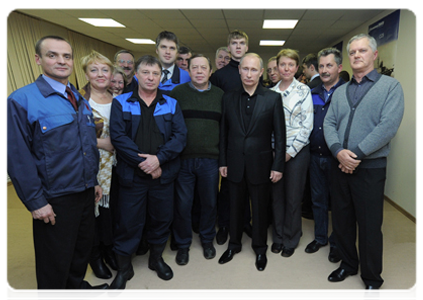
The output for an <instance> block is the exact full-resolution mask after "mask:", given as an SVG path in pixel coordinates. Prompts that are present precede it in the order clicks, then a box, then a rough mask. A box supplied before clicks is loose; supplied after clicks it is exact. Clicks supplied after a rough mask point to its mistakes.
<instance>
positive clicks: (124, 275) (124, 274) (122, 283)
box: [110, 254, 135, 290]
mask: <svg viewBox="0 0 423 300" xmlns="http://www.w3.org/2000/svg"><path fill="white" fill-rule="evenodd" d="M116 261H117V265H118V271H117V274H116V277H115V279H113V282H112V284H111V285H110V289H111V290H120V289H125V287H126V282H127V281H128V280H131V279H132V277H134V274H135V273H134V268H133V267H132V263H131V256H122V255H119V254H116Z"/></svg>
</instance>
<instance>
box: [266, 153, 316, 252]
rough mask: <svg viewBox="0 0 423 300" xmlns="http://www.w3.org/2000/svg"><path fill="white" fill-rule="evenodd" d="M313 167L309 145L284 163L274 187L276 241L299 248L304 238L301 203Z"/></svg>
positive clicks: (274, 238)
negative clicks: (309, 172) (308, 170)
mask: <svg viewBox="0 0 423 300" xmlns="http://www.w3.org/2000/svg"><path fill="white" fill-rule="evenodd" d="M309 165H310V146H309V145H307V146H305V147H304V148H303V149H302V150H301V151H300V152H299V153H298V154H297V155H296V156H295V157H294V158H291V159H290V160H289V161H288V162H286V163H285V170H284V173H283V177H282V179H281V180H280V181H278V182H277V183H275V184H273V185H272V209H273V242H274V243H277V244H283V245H284V246H285V247H287V248H293V249H295V248H297V246H298V244H299V242H300V239H301V235H302V218H301V201H302V200H303V194H304V187H305V183H306V179H307V169H308V167H309Z"/></svg>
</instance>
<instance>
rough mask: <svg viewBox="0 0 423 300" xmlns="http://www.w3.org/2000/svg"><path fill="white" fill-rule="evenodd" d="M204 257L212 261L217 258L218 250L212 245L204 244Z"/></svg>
mask: <svg viewBox="0 0 423 300" xmlns="http://www.w3.org/2000/svg"><path fill="white" fill-rule="evenodd" d="M203 255H204V258H205V259H212V258H215V257H216V249H215V248H214V246H213V244H212V243H207V244H203Z"/></svg>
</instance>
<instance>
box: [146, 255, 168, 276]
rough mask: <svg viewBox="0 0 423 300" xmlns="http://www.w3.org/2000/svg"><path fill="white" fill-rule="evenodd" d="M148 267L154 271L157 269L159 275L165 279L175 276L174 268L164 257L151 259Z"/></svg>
mask: <svg viewBox="0 0 423 300" xmlns="http://www.w3.org/2000/svg"><path fill="white" fill-rule="evenodd" d="M148 268H149V269H150V270H152V271H156V273H157V276H159V278H161V279H163V280H170V279H172V278H173V271H172V269H171V268H170V267H169V265H168V264H166V263H165V262H164V260H163V258H162V257H160V258H159V259H158V260H157V261H154V262H151V261H149V262H148Z"/></svg>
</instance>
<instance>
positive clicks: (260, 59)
mask: <svg viewBox="0 0 423 300" xmlns="http://www.w3.org/2000/svg"><path fill="white" fill-rule="evenodd" d="M247 56H253V57H257V58H258V59H259V61H260V69H263V68H264V67H263V59H262V58H261V57H260V55H258V54H257V53H252V52H250V53H247V54H244V56H243V57H242V58H241V60H240V61H239V65H241V64H242V61H243V60H244V58H245V57H247Z"/></svg>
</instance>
